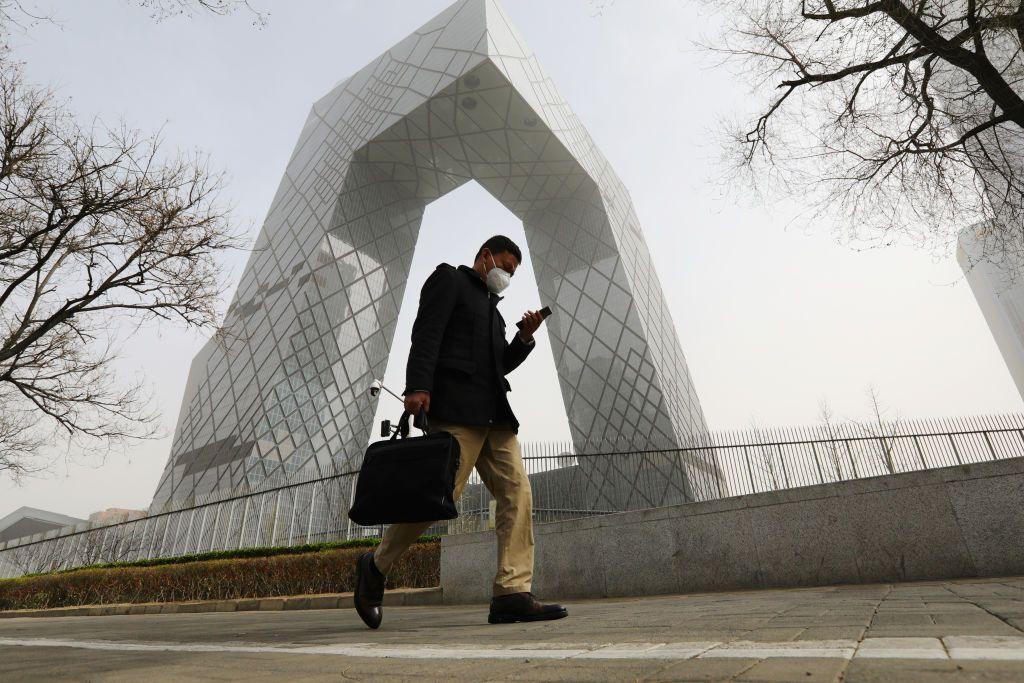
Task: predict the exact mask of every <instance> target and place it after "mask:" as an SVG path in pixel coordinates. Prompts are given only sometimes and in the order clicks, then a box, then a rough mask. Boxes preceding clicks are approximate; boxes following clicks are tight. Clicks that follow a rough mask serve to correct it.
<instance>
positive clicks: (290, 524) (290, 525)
mask: <svg viewBox="0 0 1024 683" xmlns="http://www.w3.org/2000/svg"><path fill="white" fill-rule="evenodd" d="M297 494H298V489H295V490H294V491H293V492H292V494H291V495H292V518H291V521H290V522H288V545H291V544H292V538H293V537H294V535H295V508H297V507H298V505H296V502H297V501H298V495H297Z"/></svg>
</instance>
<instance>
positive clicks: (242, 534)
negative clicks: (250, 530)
mask: <svg viewBox="0 0 1024 683" xmlns="http://www.w3.org/2000/svg"><path fill="white" fill-rule="evenodd" d="M248 517H249V496H246V497H245V505H244V507H242V526H241V528H240V529H239V530H238V545H236V546H235V549H236V550H237V549H239V548H241V547H242V541H243V539H245V521H246V519H247V518H248Z"/></svg>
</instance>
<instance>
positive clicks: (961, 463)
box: [946, 434, 964, 465]
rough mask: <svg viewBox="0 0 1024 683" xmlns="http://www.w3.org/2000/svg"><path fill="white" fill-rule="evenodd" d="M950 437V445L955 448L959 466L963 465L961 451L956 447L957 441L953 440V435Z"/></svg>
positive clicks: (954, 454)
mask: <svg viewBox="0 0 1024 683" xmlns="http://www.w3.org/2000/svg"><path fill="white" fill-rule="evenodd" d="M946 436H948V437H949V445H950V446H952V447H953V456H954V457H955V458H956V464H957V465H963V464H964V463H963V461H962V460H961V459H960V451H959V450H957V447H956V439H954V438H953V435H952V434H947V435H946Z"/></svg>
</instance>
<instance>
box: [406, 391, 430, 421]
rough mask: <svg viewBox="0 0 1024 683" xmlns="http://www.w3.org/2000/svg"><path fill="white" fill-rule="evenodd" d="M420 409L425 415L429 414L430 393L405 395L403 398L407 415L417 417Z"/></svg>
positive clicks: (420, 392) (422, 392) (419, 392)
mask: <svg viewBox="0 0 1024 683" xmlns="http://www.w3.org/2000/svg"><path fill="white" fill-rule="evenodd" d="M420 408H422V409H423V412H425V413H429V412H430V392H428V391H414V392H412V393H411V394H407V395H406V397H405V409H406V410H407V411H408V412H409V414H410V415H413V416H416V415H419V414H420Z"/></svg>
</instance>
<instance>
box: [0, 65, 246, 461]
mask: <svg viewBox="0 0 1024 683" xmlns="http://www.w3.org/2000/svg"><path fill="white" fill-rule="evenodd" d="M220 187H221V177H220V176H219V175H217V174H212V173H211V172H209V171H208V170H207V168H206V166H205V163H204V162H203V160H202V159H199V158H195V157H190V156H177V157H165V156H164V155H163V154H162V153H161V151H160V145H159V139H158V138H156V137H153V136H145V135H142V134H140V133H138V132H135V131H131V130H127V129H123V128H121V129H114V130H110V129H104V128H102V127H101V126H98V125H96V126H92V127H82V126H80V125H79V124H77V123H76V122H75V120H74V119H73V118H72V117H71V116H70V115H69V114H67V113H66V112H65V111H64V110H63V108H62V106H61V104H60V103H59V102H58V101H57V100H56V99H55V97H54V95H53V94H52V93H50V92H48V91H46V90H42V89H39V88H35V87H32V86H29V85H27V84H26V83H25V82H24V80H23V78H22V75H21V71H20V69H19V68H18V67H17V65H14V64H12V63H11V62H9V61H8V62H5V63H3V64H2V67H0V471H4V472H6V473H7V474H9V475H14V476H15V477H17V476H21V475H24V474H27V473H30V472H31V471H32V470H33V469H35V468H38V467H39V466H41V463H40V462H39V461H38V460H36V459H35V457H34V456H36V455H38V453H39V450H40V446H42V445H43V444H44V443H46V442H48V441H49V440H50V439H51V438H52V437H53V435H54V433H55V431H54V430H56V431H57V432H62V433H64V434H65V435H67V436H68V437H71V438H74V439H76V440H77V441H78V443H80V444H83V445H85V444H88V443H90V442H92V443H102V444H103V445H104V446H107V445H109V444H110V443H111V442H118V441H122V440H125V439H131V438H137V437H144V436H147V435H149V434H151V433H152V429H153V424H154V421H153V420H154V416H153V414H152V413H151V412H150V411H149V410H148V408H147V401H146V396H145V395H144V393H143V391H142V388H141V385H139V384H137V383H136V384H125V383H123V382H121V381H119V379H118V378H117V377H115V376H114V375H113V373H112V372H111V361H112V360H113V359H114V358H115V355H116V351H117V349H118V344H119V343H120V342H123V341H124V339H123V338H122V337H121V336H119V335H118V330H120V329H124V327H123V326H124V325H125V324H128V323H135V324H141V323H143V322H146V321H151V320H154V319H158V320H169V321H176V322H178V323H181V324H183V325H185V326H190V327H196V328H212V327H214V326H215V323H216V320H217V304H218V302H219V300H220V296H221V293H222V287H223V277H222V272H221V269H220V266H219V264H218V261H217V259H216V256H217V254H218V252H221V251H223V250H225V249H229V248H232V247H235V246H237V245H238V244H239V243H238V241H237V239H236V238H235V237H234V236H233V235H232V234H231V232H230V229H229V223H228V220H227V217H226V213H225V210H224V208H223V207H222V206H221V205H220V202H219V200H218V192H219V190H220Z"/></svg>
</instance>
